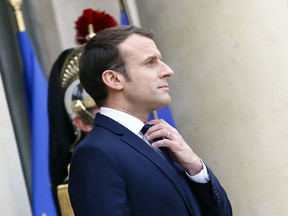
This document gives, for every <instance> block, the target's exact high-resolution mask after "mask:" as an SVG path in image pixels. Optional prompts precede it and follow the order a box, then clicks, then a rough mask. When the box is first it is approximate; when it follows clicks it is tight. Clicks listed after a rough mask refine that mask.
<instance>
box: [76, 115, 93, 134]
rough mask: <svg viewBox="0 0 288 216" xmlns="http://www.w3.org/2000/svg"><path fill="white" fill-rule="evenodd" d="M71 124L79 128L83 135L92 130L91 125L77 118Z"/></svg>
mask: <svg viewBox="0 0 288 216" xmlns="http://www.w3.org/2000/svg"><path fill="white" fill-rule="evenodd" d="M73 124H74V125H75V126H76V127H77V128H79V129H80V130H81V131H83V132H84V133H88V132H89V131H90V130H91V129H92V125H91V124H87V123H86V122H85V121H83V120H82V119H81V118H80V117H79V116H75V117H74V119H73Z"/></svg>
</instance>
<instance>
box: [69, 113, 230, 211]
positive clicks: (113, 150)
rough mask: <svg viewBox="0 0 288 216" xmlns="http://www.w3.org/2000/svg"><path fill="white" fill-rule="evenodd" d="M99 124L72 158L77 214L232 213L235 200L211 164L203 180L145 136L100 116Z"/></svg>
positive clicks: (73, 200)
mask: <svg viewBox="0 0 288 216" xmlns="http://www.w3.org/2000/svg"><path fill="white" fill-rule="evenodd" d="M94 125H95V127H94V128H93V129H92V131H91V132H90V133H89V134H88V135H87V136H86V137H85V138H84V139H83V141H82V142H81V143H79V145H78V146H77V148H76V150H75V152H74V154H73V157H72V161H71V167H70V178H69V195H70V199H71V203H72V207H73V210H74V212H75V215H76V216H78V215H80V216H82V215H83V216H90V215H91V216H120V215H121V216H128V215H131V216H186V215H187V216H188V215H195V216H198V215H209V216H217V215H223V216H224V215H227V216H228V215H232V212H231V206H230V202H229V200H228V198H227V196H226V193H225V191H224V190H223V188H222V187H221V185H220V183H219V182H218V180H217V179H216V177H215V176H214V174H213V173H212V172H211V170H210V169H209V168H208V172H209V175H210V178H211V181H210V182H208V183H206V184H199V183H195V182H193V181H191V180H190V179H188V178H187V175H186V174H185V172H184V170H183V168H182V167H181V166H180V165H179V164H176V166H175V167H177V168H175V167H173V166H171V164H169V163H168V162H167V161H166V160H165V159H163V158H162V157H161V156H160V155H159V154H158V153H157V152H156V151H155V150H153V149H152V148H151V147H150V146H149V145H147V144H146V143H145V142H144V141H143V140H142V139H141V138H139V137H138V136H137V135H135V134H134V133H132V132H131V131H130V130H128V129H127V128H125V127H123V126H122V125H121V124H119V123H117V122H116V121H114V120H112V119H110V118H109V117H106V116H104V115H101V114H97V116H96V120H95V122H94Z"/></svg>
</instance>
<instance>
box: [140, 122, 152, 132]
mask: <svg viewBox="0 0 288 216" xmlns="http://www.w3.org/2000/svg"><path fill="white" fill-rule="evenodd" d="M152 126H153V125H151V124H145V125H144V126H143V127H142V129H141V133H142V134H143V135H144V134H145V133H146V132H147V130H148V129H149V128H150V127H152Z"/></svg>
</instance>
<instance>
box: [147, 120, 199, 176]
mask: <svg viewBox="0 0 288 216" xmlns="http://www.w3.org/2000/svg"><path fill="white" fill-rule="evenodd" d="M147 123H148V124H153V126H152V127H151V128H149V130H148V131H147V132H146V134H145V137H146V138H147V139H148V140H153V139H156V138H160V137H162V138H163V139H162V140H159V141H156V142H153V144H152V145H153V147H157V148H159V147H167V148H168V149H169V152H170V154H171V157H172V158H173V160H174V161H176V162H178V163H179V164H181V165H182V166H183V167H184V169H185V170H186V171H187V172H188V173H189V175H191V176H193V175H196V174H198V173H199V172H200V171H201V170H202V168H203V164H202V162H201V160H200V158H199V157H198V156H197V155H196V154H195V153H194V152H193V150H192V149H191V148H190V146H189V145H188V144H187V143H186V142H185V140H184V139H183V138H182V136H181V135H180V134H179V133H178V131H177V130H176V129H175V128H174V127H172V126H171V125H169V124H168V123H167V122H166V121H164V120H163V119H153V120H151V121H149V122H147Z"/></svg>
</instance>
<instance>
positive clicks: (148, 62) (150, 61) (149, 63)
mask: <svg viewBox="0 0 288 216" xmlns="http://www.w3.org/2000/svg"><path fill="white" fill-rule="evenodd" d="M146 64H147V65H152V64H154V60H153V59H151V60H149V61H147V62H146Z"/></svg>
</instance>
